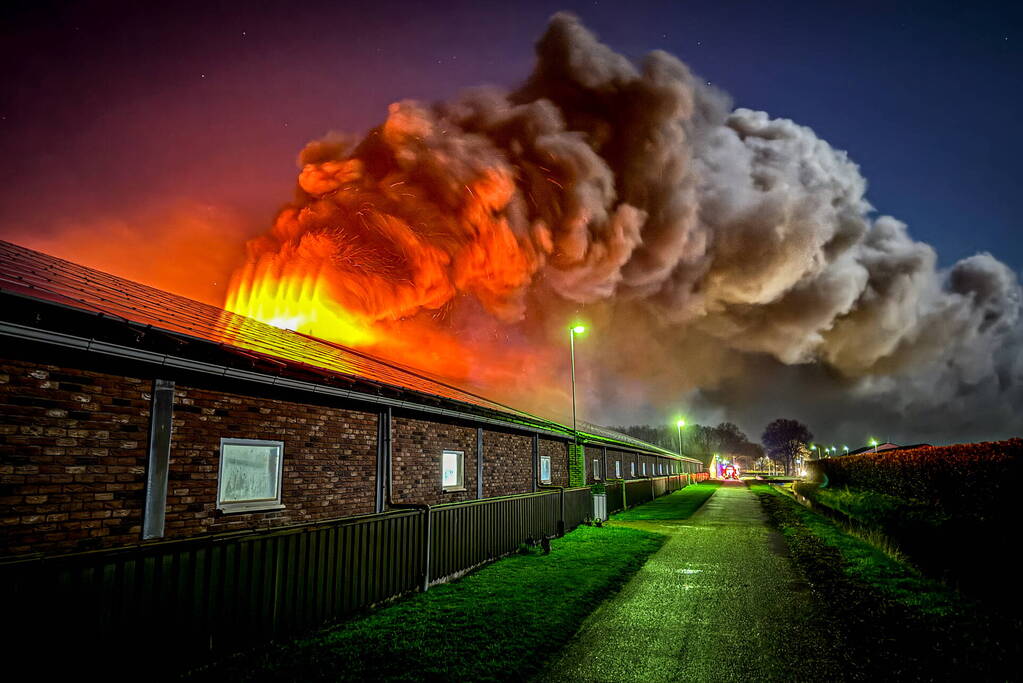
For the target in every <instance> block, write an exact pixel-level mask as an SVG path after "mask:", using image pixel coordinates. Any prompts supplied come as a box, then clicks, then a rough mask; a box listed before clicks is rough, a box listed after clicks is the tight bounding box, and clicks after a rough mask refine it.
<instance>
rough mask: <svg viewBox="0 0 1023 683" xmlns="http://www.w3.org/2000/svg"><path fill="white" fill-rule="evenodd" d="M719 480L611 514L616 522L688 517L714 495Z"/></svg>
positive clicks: (688, 487)
mask: <svg viewBox="0 0 1023 683" xmlns="http://www.w3.org/2000/svg"><path fill="white" fill-rule="evenodd" d="M719 486H721V484H720V482H716V481H714V482H702V483H699V484H693V485H692V486H687V487H685V488H684V489H681V490H679V491H675V492H674V493H669V494H668V495H666V496H661V497H660V498H658V499H656V500H654V501H651V502H649V503H646V504H644V505H638V506H636V507H634V508H632V509H631V510H625V511H623V512H619V513H617V514H614V515H612V516H611V519H612V520H613V521H616V522H635V521H640V520H647V519H688V518H689V517H691V516H692V514H693V513H694V512H696V511H697V510H699V509H700V506H701V505H703V504H704V503H706V502H707V499H708V498H710V497H711V496H712V495H714V492H715V491H717V489H718V487H719Z"/></svg>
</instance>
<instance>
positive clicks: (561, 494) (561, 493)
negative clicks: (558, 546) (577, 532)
mask: <svg viewBox="0 0 1023 683" xmlns="http://www.w3.org/2000/svg"><path fill="white" fill-rule="evenodd" d="M538 488H540V489H541V490H547V491H555V490H556V491H557V492H558V498H559V499H560V500H559V503H560V507H561V515H560V516H559V519H558V526H557V534H558V538H561V537H562V536H564V535H565V487H564V486H552V485H550V484H546V485H543V486H540V487H538Z"/></svg>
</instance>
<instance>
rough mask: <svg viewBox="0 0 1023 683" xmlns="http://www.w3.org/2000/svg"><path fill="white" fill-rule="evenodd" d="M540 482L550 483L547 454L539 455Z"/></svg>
mask: <svg viewBox="0 0 1023 683" xmlns="http://www.w3.org/2000/svg"><path fill="white" fill-rule="evenodd" d="M540 483H541V484H549V483H551V456H549V455H541V456H540Z"/></svg>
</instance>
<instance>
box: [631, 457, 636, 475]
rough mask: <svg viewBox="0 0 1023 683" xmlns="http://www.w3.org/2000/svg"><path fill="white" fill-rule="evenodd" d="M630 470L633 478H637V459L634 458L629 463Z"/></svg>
mask: <svg viewBox="0 0 1023 683" xmlns="http://www.w3.org/2000/svg"><path fill="white" fill-rule="evenodd" d="M629 472H630V473H631V476H632V478H633V479H635V478H636V461H635V460H633V461H632V462H630V463H629Z"/></svg>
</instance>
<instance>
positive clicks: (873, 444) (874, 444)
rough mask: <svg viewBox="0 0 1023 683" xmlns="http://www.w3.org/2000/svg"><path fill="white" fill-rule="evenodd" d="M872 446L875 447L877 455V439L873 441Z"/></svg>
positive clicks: (871, 441)
mask: <svg viewBox="0 0 1023 683" xmlns="http://www.w3.org/2000/svg"><path fill="white" fill-rule="evenodd" d="M870 445H871V446H873V447H874V452H875V453H877V439H871V440H870Z"/></svg>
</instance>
